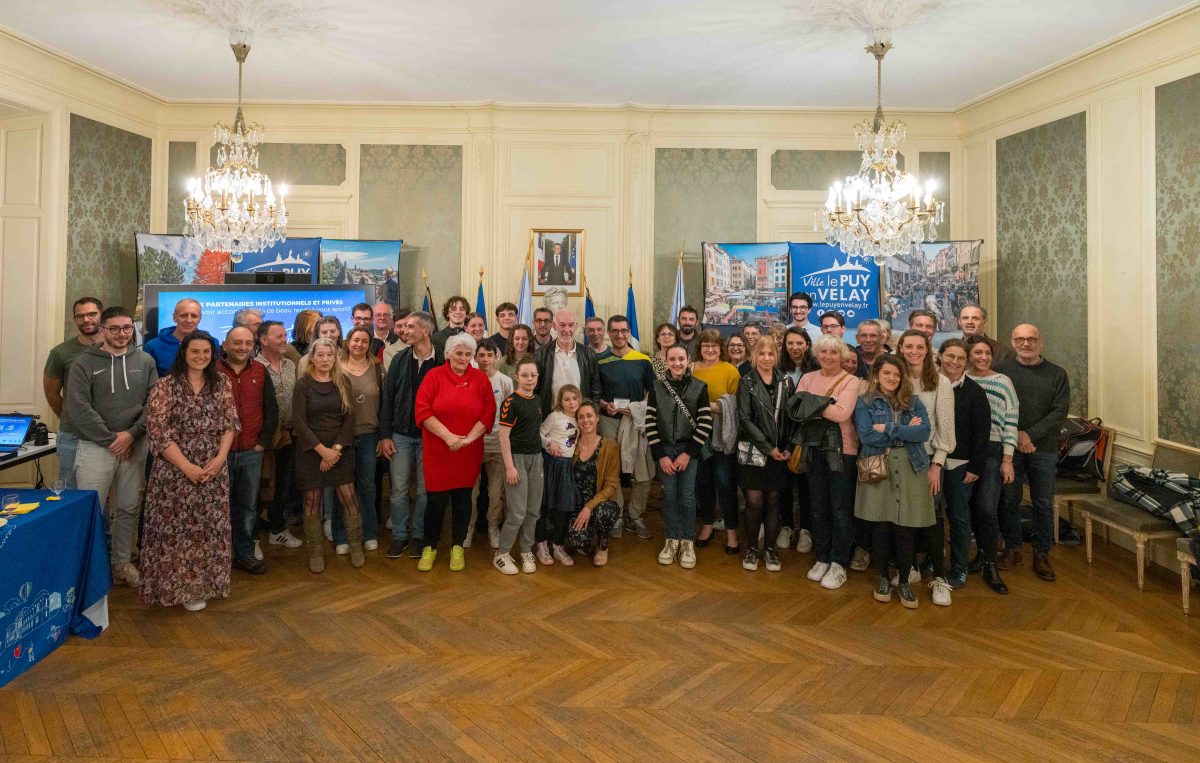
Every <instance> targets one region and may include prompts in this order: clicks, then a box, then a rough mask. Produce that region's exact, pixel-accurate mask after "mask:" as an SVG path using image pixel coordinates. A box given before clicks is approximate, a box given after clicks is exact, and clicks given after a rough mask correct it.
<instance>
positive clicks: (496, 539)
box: [488, 525, 500, 548]
mask: <svg viewBox="0 0 1200 763" xmlns="http://www.w3.org/2000/svg"><path fill="white" fill-rule="evenodd" d="M488 545H489V546H491V547H492V548H500V525H488Z"/></svg>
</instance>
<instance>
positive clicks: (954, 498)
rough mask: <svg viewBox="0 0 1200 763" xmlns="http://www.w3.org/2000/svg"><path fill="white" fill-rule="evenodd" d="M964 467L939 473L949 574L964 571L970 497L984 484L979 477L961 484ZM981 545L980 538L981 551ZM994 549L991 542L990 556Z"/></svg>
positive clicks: (967, 547)
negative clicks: (947, 533)
mask: <svg viewBox="0 0 1200 763" xmlns="http://www.w3.org/2000/svg"><path fill="white" fill-rule="evenodd" d="M996 444H997V445H999V444H1000V443H996ZM967 466H968V464H963V465H962V466H960V467H958V468H957V469H943V470H942V492H943V493H944V494H945V496H946V516H947V517H948V518H949V520H950V572H951V573H952V574H954V573H957V574H963V573H965V572H966V571H967V554H968V552H969V551H970V548H971V495H972V493H974V492H975V486H976V485H978V484H980V482H982V481H983V480H982V478H981V479H979V480H976V481H975V482H970V483H964V482H963V478H964V477H966V476H967ZM997 476H999V475H997ZM992 521H993V522H994V521H995V519H994V518H993V520H992ZM983 546H984V543H983V541H982V539H981V540H980V542H979V548H980V551H981V552H982V549H983ZM995 548H996V546H995V542H994V541H993V543H992V554H993V555H995ZM984 561H988V560H986V559H985V560H984Z"/></svg>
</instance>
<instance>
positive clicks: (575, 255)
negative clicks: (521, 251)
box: [528, 228, 587, 297]
mask: <svg viewBox="0 0 1200 763" xmlns="http://www.w3.org/2000/svg"><path fill="white" fill-rule="evenodd" d="M586 235H587V234H586V233H585V231H584V229H583V228H533V229H531V230H530V231H529V258H528V261H529V269H530V272H529V281H530V283H531V284H532V285H533V294H534V296H540V295H544V294H545V293H546V290H547V289H551V288H560V289H566V291H567V296H569V297H581V296H583V255H584V245H585V239H586ZM554 247H558V248H559V252H558V254H559V260H558V264H557V265H555V264H554V263H553V262H552V261H551V260H552V258H553V256H554V254H555V251H554Z"/></svg>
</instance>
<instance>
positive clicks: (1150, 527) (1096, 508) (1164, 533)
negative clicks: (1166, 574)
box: [1066, 444, 1200, 591]
mask: <svg viewBox="0 0 1200 763" xmlns="http://www.w3.org/2000/svg"><path fill="white" fill-rule="evenodd" d="M1151 466H1152V468H1154V469H1168V470H1171V471H1180V472H1187V473H1188V474H1197V473H1200V454H1197V453H1193V452H1190V451H1185V450H1180V449H1179V448H1173V447H1171V446H1169V445H1163V444H1158V445H1155V446H1154V458H1153V460H1152V462H1151ZM1115 476H1116V470H1115V469H1110V470H1108V473H1107V479H1106V480H1105V482H1104V490H1103V491H1102V492H1101V493H1099V494H1097V495H1077V496H1070V497H1068V498H1067V500H1066V505H1067V508H1068V510H1070V509H1071V508H1075V509H1077V510H1078V511H1079V512H1080V515H1081V516H1082V517H1083V537H1084V545H1085V546H1086V547H1087V560H1088V564H1091V563H1092V524H1093V523H1099V524H1100V525H1103V526H1104V528H1105V535H1104V539H1105V540H1106V541H1107V540H1108V529H1109V528H1111V529H1113V530H1117V531H1119V532H1123V533H1125V534H1126V535H1128V536H1130V537H1131V538H1133V541H1134V544H1135V547H1136V550H1137V583H1138V590H1139V591H1140V590H1143V589H1144V587H1145V577H1146V543H1148V542H1149V541H1155V540H1171V539H1175V538H1178V537H1179V530H1178V528H1176V527H1175V524H1174V523H1173V522H1171V521H1170V520H1169V519H1164V518H1162V517H1157V516H1155V515H1153V514H1151V513H1150V512H1148V511H1145V510H1143V509H1139V508H1138V507H1136V506H1130V505H1129V504H1127V503H1122V502H1120V501H1118V500H1116V499H1115V498H1109V497H1108V488H1109V486H1110V485H1112V481H1113V478H1114V477H1115Z"/></svg>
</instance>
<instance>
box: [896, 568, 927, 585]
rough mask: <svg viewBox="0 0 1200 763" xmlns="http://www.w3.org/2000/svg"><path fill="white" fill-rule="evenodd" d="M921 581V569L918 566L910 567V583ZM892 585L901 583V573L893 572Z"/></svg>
mask: <svg viewBox="0 0 1200 763" xmlns="http://www.w3.org/2000/svg"><path fill="white" fill-rule="evenodd" d="M920 582H921V571H920V570H918V569H917V568H916V567H912V568H910V569H909V571H908V584H909V585H915V584H916V583H920ZM892 585H893V586H898V585H900V574H899V573H893V574H892Z"/></svg>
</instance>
